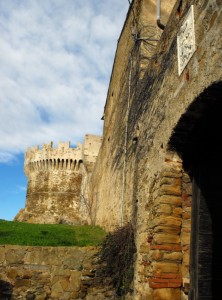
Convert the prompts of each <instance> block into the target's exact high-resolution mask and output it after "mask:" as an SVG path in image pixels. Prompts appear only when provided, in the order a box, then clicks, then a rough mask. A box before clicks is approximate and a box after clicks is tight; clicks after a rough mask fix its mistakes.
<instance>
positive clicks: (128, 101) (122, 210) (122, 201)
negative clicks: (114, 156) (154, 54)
mask: <svg viewBox="0 0 222 300" xmlns="http://www.w3.org/2000/svg"><path fill="white" fill-rule="evenodd" d="M131 77H132V52H131V55H130V70H129V79H128V100H127V110H126V127H125V140H124V162H123V178H122V200H121V208H120V226H123V223H124V204H125V188H126V158H127V138H128V119H129V108H130V97H131Z"/></svg>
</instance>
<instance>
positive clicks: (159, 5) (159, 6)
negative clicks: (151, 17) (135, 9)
mask: <svg viewBox="0 0 222 300" xmlns="http://www.w3.org/2000/svg"><path fill="white" fill-rule="evenodd" d="M160 12H161V0H157V20H156V22H157V25H158V27H159V28H160V29H162V30H164V28H165V26H164V25H163V24H162V23H161V22H160Z"/></svg>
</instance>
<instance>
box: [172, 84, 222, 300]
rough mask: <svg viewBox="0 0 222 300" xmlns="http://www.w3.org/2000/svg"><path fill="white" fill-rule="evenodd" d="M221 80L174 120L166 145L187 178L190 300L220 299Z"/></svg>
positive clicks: (221, 275) (221, 274)
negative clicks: (189, 183)
mask: <svg viewBox="0 0 222 300" xmlns="http://www.w3.org/2000/svg"><path fill="white" fill-rule="evenodd" d="M221 142H222V83H221V82H220V83H215V84H213V85H212V86H210V87H209V88H207V89H206V90H205V91H204V92H203V93H202V94H201V95H200V96H199V97H198V98H197V99H196V100H195V101H194V102H193V103H192V104H191V105H190V107H189V109H188V110H187V112H186V113H185V114H184V115H183V116H182V117H181V119H180V121H179V122H178V124H177V126H176V128H175V132H174V134H173V135H172V137H171V140H170V146H171V147H172V148H173V149H174V150H176V151H177V152H178V153H179V154H180V155H181V157H182V159H183V164H184V168H185V170H187V171H188V172H189V174H190V177H191V179H192V185H193V188H192V194H193V196H192V220H191V221H192V222H191V224H192V228H191V245H190V276H191V289H190V293H189V299H190V300H210V299H216V300H220V299H221V285H222V272H221V271H222V261H221V250H220V243H221V239H222V222H221V221H222V193H221V191H222V145H221V144H222V143H221Z"/></svg>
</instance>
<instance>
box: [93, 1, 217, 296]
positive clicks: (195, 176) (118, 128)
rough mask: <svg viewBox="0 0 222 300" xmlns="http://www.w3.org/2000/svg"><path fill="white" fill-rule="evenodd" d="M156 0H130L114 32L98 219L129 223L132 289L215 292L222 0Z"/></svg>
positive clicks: (96, 189) (96, 188)
mask: <svg viewBox="0 0 222 300" xmlns="http://www.w3.org/2000/svg"><path fill="white" fill-rule="evenodd" d="M158 2H159V1H157V2H156V1H154V0H134V1H132V3H131V5H130V9H129V12H128V14H127V18H126V21H125V24H124V27H123V29H122V32H121V35H120V38H119V41H118V46H117V51H116V55H115V61H114V65H113V70H112V75H111V80H110V85H109V89H108V96H107V101H106V105H105V110H104V132H103V142H102V145H101V151H100V153H99V156H98V160H97V163H96V166H95V169H94V172H93V175H92V181H91V188H90V195H91V199H92V200H93V202H94V208H95V209H94V213H95V220H96V224H99V225H101V226H103V227H105V228H106V229H108V230H112V229H113V228H115V227H116V226H117V225H120V226H121V225H123V224H125V223H126V222H128V221H132V222H133V224H134V226H135V232H136V244H137V257H136V261H135V276H134V286H133V293H132V299H140V300H141V299H149V300H152V299H155V300H157V299H158V300H159V299H162V300H172V299H173V300H179V299H188V294H189V295H190V296H189V299H198V300H201V299H220V298H221V291H220V283H221V276H220V273H221V264H220V256H219V253H220V246H219V241H220V238H219V232H220V230H221V226H220V224H221V223H220V215H221V205H220V203H221V193H220V183H221V180H222V178H221V169H220V167H221V164H222V160H221V155H220V152H221V133H220V131H221V129H222V126H221V114H222V101H221V100H222V99H221V97H222V96H221V95H222V83H221V79H222V30H221V27H222V26H221V25H222V2H221V1H220V0H208V1H206V0H178V1H162V4H161V7H160V9H159V10H158V9H157V8H158V7H157V6H158ZM156 10H157V11H158V12H160V13H159V14H156Z"/></svg>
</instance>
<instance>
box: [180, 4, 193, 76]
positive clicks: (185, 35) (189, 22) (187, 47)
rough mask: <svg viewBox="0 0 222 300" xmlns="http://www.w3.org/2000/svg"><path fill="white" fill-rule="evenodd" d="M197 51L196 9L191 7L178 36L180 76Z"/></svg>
mask: <svg viewBox="0 0 222 300" xmlns="http://www.w3.org/2000/svg"><path fill="white" fill-rule="evenodd" d="M195 50H196V44H195V31H194V8H193V5H191V7H190V9H189V11H188V14H187V16H186V18H185V20H184V22H183V24H182V26H181V27H180V30H179V32H178V34H177V58H178V74H179V76H180V74H181V73H182V72H183V70H184V68H185V67H186V65H187V64H188V62H189V60H190V58H191V57H192V55H193V53H194V52H195Z"/></svg>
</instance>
